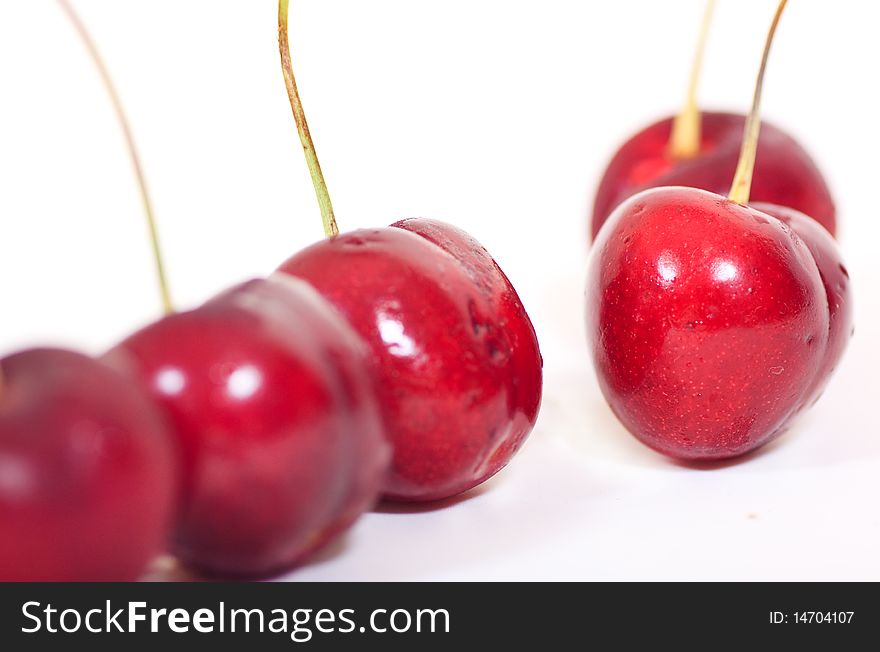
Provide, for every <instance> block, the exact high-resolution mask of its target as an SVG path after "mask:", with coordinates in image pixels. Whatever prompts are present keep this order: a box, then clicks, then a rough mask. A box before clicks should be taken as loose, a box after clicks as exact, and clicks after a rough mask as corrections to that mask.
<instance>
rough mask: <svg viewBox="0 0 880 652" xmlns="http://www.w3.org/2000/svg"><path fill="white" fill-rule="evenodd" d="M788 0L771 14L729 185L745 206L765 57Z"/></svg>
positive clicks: (755, 147) (734, 197)
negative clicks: (736, 161)
mask: <svg viewBox="0 0 880 652" xmlns="http://www.w3.org/2000/svg"><path fill="white" fill-rule="evenodd" d="M787 2H788V0H780V2H779V6H778V7H777V8H776V15H775V16H773V23H772V24H771V25H770V31H769V32H768V33H767V42H766V43H765V44H764V54H763V56H762V57H761V67H760V68H759V70H758V81H757V82H756V83H755V96H754V98H753V99H752V109H751V111H749V115H748V117H747V118H746V124H745V128H744V129H743V143H742V149H741V150H740V154H739V163H737V166H736V173H735V174H734V175H733V184H732V185H731V186H730V194H729V195H728V198H729V199H730V200H731V201H735V202H736V203H737V204H742V205H743V206H745V205H746V204H748V203H749V194H750V193H751V190H752V175H753V174H754V171H755V157H756V156H757V155H758V136H759V135H760V133H761V90H762V89H763V87H764V71H765V70H766V69H767V59H768V58H769V56H770V46H771V45H772V44H773V37H774V35H775V34H776V26H777V25H778V24H779V19H780V18H781V17H782V11H783V10H784V9H785V5H786V4H787Z"/></svg>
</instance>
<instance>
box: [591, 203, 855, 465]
mask: <svg viewBox="0 0 880 652" xmlns="http://www.w3.org/2000/svg"><path fill="white" fill-rule="evenodd" d="M770 210H771V212H772V213H775V214H781V215H782V216H784V219H785V221H783V220H780V219H777V218H776V217H774V216H773V214H770V213H767V212H762V211H759V210H756V209H754V208H750V207H744V206H741V205H739V204H737V203H735V202H732V201H729V200H728V199H726V198H724V197H721V196H719V195H716V194H713V193H709V192H705V191H702V190H696V189H691V188H659V189H653V190H648V191H645V192H642V193H640V194H638V195H636V196H634V197H632V198H630V199H629V200H627V201H626V202H625V203H624V204H622V205H621V206H620V207H618V208H617V210H615V212H614V214H613V216H612V217H611V219H610V220H609V222H608V224H607V226H606V227H604V228H603V229H602V231H601V232H600V233H599V237H598V238H597V240H596V243H595V245H594V247H593V251H592V254H591V259H590V265H589V275H588V282H587V332H588V337H589V342H590V347H591V350H592V355H593V358H594V361H595V364H596V370H597V375H598V378H599V382H600V386H601V388H602V391H603V393H604V394H605V397H606V399H607V400H608V402H609V404H610V406H611V408H612V409H613V410H614V412H615V414H616V415H617V416H618V417H619V418H620V420H621V421H622V423H623V424H624V425H625V426H626V427H627V429H629V431H630V432H632V433H633V434H634V435H635V436H636V437H638V438H639V439H640V440H642V441H643V442H644V443H646V444H648V445H649V446H651V447H653V448H655V449H657V450H659V451H661V452H663V453H666V454H667V455H671V456H673V457H677V458H683V459H702V460H707V459H719V458H727V457H733V456H736V455H741V454H743V453H746V452H748V451H750V450H753V449H755V448H757V447H758V446H761V445H762V444H765V443H767V442H769V441H770V440H772V439H773V438H775V437H776V436H778V435H779V434H780V433H782V432H783V431H784V430H785V429H786V428H787V427H788V425H789V424H790V422H791V420H792V418H793V417H794V416H796V415H797V414H798V412H799V411H800V410H801V409H802V408H803V407H805V406H806V405H809V404H810V403H811V402H812V400H814V398H815V396H816V395H817V393H818V392H819V391H821V388H822V387H823V386H824V384H825V382H826V381H827V377H828V374H829V373H830V372H831V370H832V369H833V368H834V366H835V365H836V363H837V361H838V359H839V357H840V355H841V353H842V350H843V347H844V345H845V342H846V339H847V338H848V336H849V332H850V330H851V321H850V320H851V317H850V307H849V303H850V298H849V294H848V284H847V282H846V272H845V270H844V269H843V266H842V263H841V262H840V258H839V256H838V254H837V252H836V249H835V247H834V243H833V240H832V239H831V238H830V236H829V235H828V234H827V233H825V232H824V231H822V230H821V227H819V226H818V225H815V227H814V226H813V225H811V224H810V223H809V218H806V217H805V216H802V215H799V214H797V213H796V212H793V211H790V210H788V209H779V208H776V207H774V208H772V209H770ZM789 224H790V225H791V226H789ZM831 295H833V296H831ZM829 298H830V300H829Z"/></svg>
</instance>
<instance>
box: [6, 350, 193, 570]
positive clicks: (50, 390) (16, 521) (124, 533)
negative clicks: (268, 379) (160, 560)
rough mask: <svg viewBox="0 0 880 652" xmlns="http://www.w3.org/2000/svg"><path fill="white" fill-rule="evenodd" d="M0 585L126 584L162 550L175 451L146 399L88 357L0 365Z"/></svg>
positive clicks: (30, 355)
mask: <svg viewBox="0 0 880 652" xmlns="http://www.w3.org/2000/svg"><path fill="white" fill-rule="evenodd" d="M0 366H2V369H3V378H4V382H3V391H2V394H0V580H3V581H123V580H125V581H131V580H135V579H137V578H138V577H139V576H140V575H141V574H142V573H143V571H144V570H145V568H146V566H147V564H148V563H149V562H150V561H151V560H152V559H153V558H154V557H156V556H157V555H158V554H159V553H161V552H162V551H163V550H164V546H165V544H166V542H167V537H168V534H169V531H170V528H171V525H172V522H173V517H174V509H175V505H176V498H177V494H178V485H177V482H178V467H177V451H176V448H175V446H174V444H173V442H172V440H171V438H170V437H169V434H168V431H167V429H166V427H165V424H164V423H163V422H162V420H161V418H160V417H159V415H158V413H157V411H156V410H155V408H154V407H153V406H152V405H151V403H150V402H149V400H148V398H147V397H146V395H145V394H144V393H143V392H141V391H140V390H139V389H138V388H137V387H136V386H135V385H133V384H132V383H130V382H128V381H127V379H125V378H124V377H123V376H121V375H120V374H119V373H117V372H116V371H114V370H113V369H111V368H109V367H108V366H106V365H104V364H102V363H101V362H99V361H97V360H94V359H93V358H89V357H86V356H84V355H80V354H78V353H73V352H70V351H62V350H58V349H32V350H28V351H24V352H21V353H17V354H15V355H12V356H10V357H8V358H6V359H4V360H2V361H0Z"/></svg>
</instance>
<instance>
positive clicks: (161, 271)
mask: <svg viewBox="0 0 880 652" xmlns="http://www.w3.org/2000/svg"><path fill="white" fill-rule="evenodd" d="M58 4H59V5H61V9H62V10H63V11H64V13H65V14H66V15H67V17H68V18H69V19H70V22H71V23H72V24H73V27H74V29H75V30H76V32H77V34H79V37H80V39H81V40H82V42H83V45H85V47H86V50H88V52H89V55H90V56H91V58H92V61H93V62H94V64H95V67H96V68H97V70H98V74H99V75H100V77H101V81H102V82H103V84H104V88H105V89H106V91H107V94H108V95H109V96H110V101H111V102H112V103H113V110H114V111H115V113H116V118H117V120H118V121H119V126H120V127H121V128H122V132H123V135H124V136H125V143H126V148H127V149H128V154H129V157H130V158H131V163H132V167H133V168H134V173H135V175H136V176H137V182H138V186H139V187H140V193H141V202H142V204H143V208H144V216H145V217H146V220H147V228H148V229H149V233H150V243H151V245H152V249H153V260H154V263H155V265H156V277H157V279H158V282H159V292H160V294H161V298H162V308H163V309H164V311H165V314H171V313H173V312H174V304H173V303H172V301H171V292H170V290H169V289H168V277H167V275H166V273H165V263H164V260H163V257H162V247H161V246H160V243H159V231H158V229H157V227H156V218H155V216H154V214H153V203H152V201H151V200H150V193H149V191H148V190H147V180H146V177H145V176H144V171H143V167H142V166H141V160H140V156H139V154H138V150H137V147H136V146H135V142H134V136H133V135H132V132H131V126H130V125H129V123H128V118H127V117H126V114H125V110H124V109H123V107H122V101H121V100H120V99H119V93H118V92H117V91H116V86H115V85H114V84H113V79H112V78H111V77H110V72H109V70H108V69H107V66H106V64H105V63H104V59H103V58H102V57H101V53H100V52H99V51H98V47H97V46H96V45H95V42H94V40H93V39H92V37H91V34H89V31H88V30H87V29H86V26H85V24H84V23H83V22H82V20H80V17H79V15H78V14H77V13H76V11H74V9H73V6H72V5H71V4H70V3H69V2H68V0H58Z"/></svg>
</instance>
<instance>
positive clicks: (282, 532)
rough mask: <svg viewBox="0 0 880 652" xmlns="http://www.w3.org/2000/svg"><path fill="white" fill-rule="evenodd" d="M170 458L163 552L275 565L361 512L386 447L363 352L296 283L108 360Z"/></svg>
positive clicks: (221, 305) (210, 567) (200, 562)
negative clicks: (171, 440)
mask: <svg viewBox="0 0 880 652" xmlns="http://www.w3.org/2000/svg"><path fill="white" fill-rule="evenodd" d="M108 359H109V360H112V361H113V362H114V363H115V364H116V365H118V366H120V367H122V368H125V369H128V370H129V371H130V372H131V373H134V374H135V375H136V377H138V378H139V379H140V380H141V382H142V383H143V384H144V386H145V387H147V388H148V390H149V391H150V393H151V394H152V396H153V398H154V399H155V401H156V402H157V403H158V404H159V405H160V406H161V407H162V408H163V409H164V410H165V412H166V414H167V415H168V418H169V420H170V422H171V424H172V426H173V430H174V433H175V434H176V435H177V437H178V439H179V440H180V442H181V444H182V447H183V452H184V462H185V465H184V471H185V479H186V482H185V495H184V504H183V510H182V514H181V518H180V524H179V527H178V529H177V533H176V537H175V545H174V552H176V553H177V554H178V555H179V556H180V557H181V558H182V559H183V560H184V561H185V562H186V563H188V564H189V565H191V566H193V567H195V568H198V569H201V570H204V571H207V572H210V573H214V574H222V575H231V576H259V575H265V574H268V573H271V572H275V571H280V570H283V569H288V568H290V567H292V566H294V565H295V564H297V563H299V562H301V561H302V560H304V558H305V557H306V556H307V555H308V554H309V553H310V552H312V551H314V550H315V549H316V548H318V547H320V546H321V545H323V544H324V543H326V542H327V541H328V540H329V539H330V538H331V537H332V536H333V535H334V534H336V533H337V532H339V531H340V530H341V529H343V528H345V527H346V526H348V525H349V524H350V523H351V522H352V521H353V520H354V519H355V518H356V517H357V516H358V515H360V514H361V513H362V512H363V511H365V510H366V509H369V508H370V507H371V506H372V505H373V503H374V502H375V500H376V499H377V497H378V494H379V488H380V485H381V483H382V481H383V479H384V474H385V471H386V469H387V463H388V459H389V450H388V444H387V442H386V441H385V440H384V439H383V437H382V434H381V422H380V416H379V412H378V407H377V404H376V398H375V395H374V388H373V378H372V377H371V376H370V375H369V372H368V365H367V364H366V362H365V359H366V353H365V347H364V345H363V343H362V342H361V341H360V339H359V338H358V336H357V335H356V334H355V333H354V332H353V331H352V330H351V329H350V328H349V327H348V325H347V324H346V323H345V322H344V321H343V320H342V319H341V318H340V317H339V315H338V314H337V313H336V312H335V311H334V310H333V309H332V308H331V307H330V306H329V304H327V302H326V301H324V300H323V299H322V298H321V297H320V296H318V294H317V293H316V292H315V291H314V290H313V289H312V288H310V287H308V286H307V285H306V284H305V283H303V282H301V281H297V280H295V279H289V278H281V279H275V280H269V281H263V280H258V281H251V282H249V283H245V284H243V285H239V286H237V287H235V288H233V289H231V290H229V291H227V292H225V293H223V294H221V295H219V296H218V297H216V298H214V299H212V300H211V301H209V302H207V303H206V304H204V305H203V306H201V307H199V308H197V309H195V310H192V311H190V312H182V313H178V314H174V315H171V316H169V317H166V318H164V319H162V320H160V321H158V322H156V323H154V324H152V325H150V326H147V327H146V328H145V329H143V330H141V331H140V332H138V333H135V334H134V335H132V336H131V337H129V338H128V339H126V340H125V341H123V342H122V343H121V344H119V345H118V346H117V347H116V348H115V349H114V350H113V351H111V352H110V353H109V354H108Z"/></svg>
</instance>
